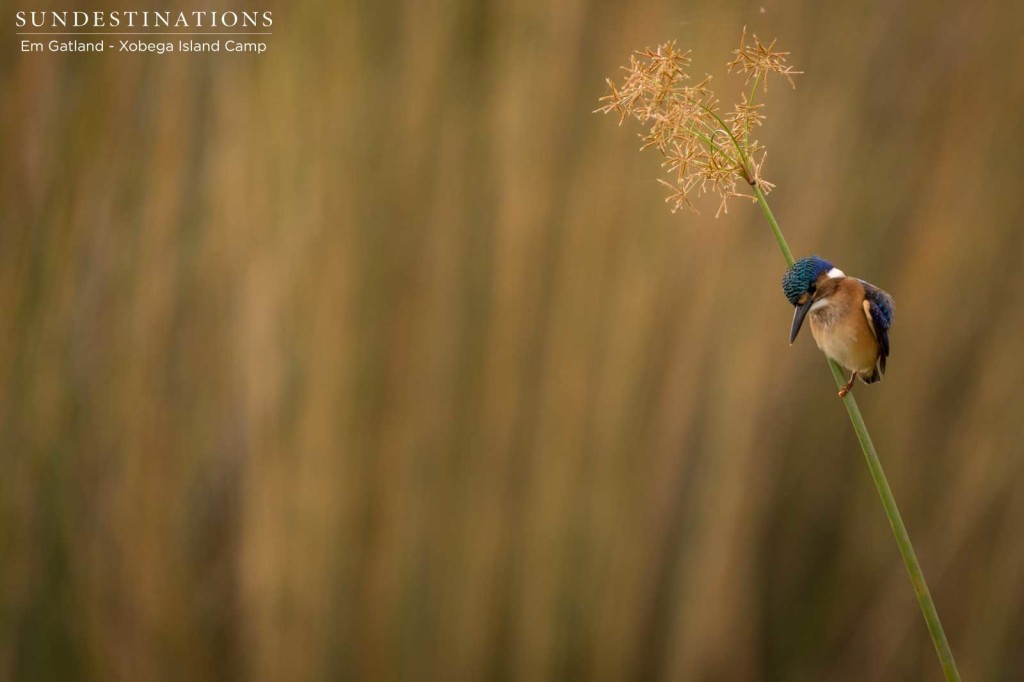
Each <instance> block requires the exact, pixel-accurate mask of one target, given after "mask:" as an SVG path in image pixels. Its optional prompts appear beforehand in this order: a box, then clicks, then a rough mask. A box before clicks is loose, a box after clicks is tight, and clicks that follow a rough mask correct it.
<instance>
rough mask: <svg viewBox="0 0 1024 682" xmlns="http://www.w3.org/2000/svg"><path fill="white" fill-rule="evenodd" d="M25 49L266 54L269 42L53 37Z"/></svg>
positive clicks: (30, 42) (28, 44)
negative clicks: (60, 38) (69, 38)
mask: <svg viewBox="0 0 1024 682" xmlns="http://www.w3.org/2000/svg"><path fill="white" fill-rule="evenodd" d="M21 51H22V52H108V51H109V52H133V53H152V54H167V53H169V52H248V53H251V54H263V53H264V52H266V51H267V44H266V43H265V42H263V41H240V40H219V39H218V40H178V41H169V40H168V41H152V40H117V41H115V42H107V41H104V40H50V41H48V42H40V41H33V40H23V41H21Z"/></svg>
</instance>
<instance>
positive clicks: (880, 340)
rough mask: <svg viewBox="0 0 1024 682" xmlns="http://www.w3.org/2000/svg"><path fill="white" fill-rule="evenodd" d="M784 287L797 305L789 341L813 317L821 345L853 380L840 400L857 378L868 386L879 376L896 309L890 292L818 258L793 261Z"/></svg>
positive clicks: (788, 296)
mask: <svg viewBox="0 0 1024 682" xmlns="http://www.w3.org/2000/svg"><path fill="white" fill-rule="evenodd" d="M782 291H783V293H784V294H785V295H786V298H787V299H788V300H789V302H790V303H792V304H793V308H794V311H793V326H792V328H791V329H790V333H789V345H791V346H792V345H793V342H794V341H795V340H796V336H797V334H799V333H800V327H801V326H802V325H803V322H804V318H805V317H810V325H811V335H812V336H813V337H814V342H815V343H816V344H818V348H820V349H821V350H822V352H823V353H825V355H826V356H827V357H829V358H830V359H832V360H835V361H836V362H837V363H838V364H839V365H840V366H841V367H843V368H844V369H845V370H846V371H847V372H850V380H849V381H848V382H847V383H846V385H845V386H843V387H842V388H841V389H839V397H840V398H844V397H846V394H847V393H849V392H850V390H851V389H852V388H853V384H854V381H856V380H857V379H858V378H859V379H860V380H861V381H863V382H864V383H865V384H873V383H875V382H876V381H880V380H881V378H882V375H883V374H884V373H885V363H886V360H887V359H888V357H889V329H890V327H892V322H893V315H894V314H895V309H896V308H895V304H894V303H893V300H892V296H890V295H889V294H888V293H886V292H885V291H882V290H881V289H879V288H878V287H876V286H875V285H873V284H869V283H868V282H865V281H864V280H862V279H858V278H856V277H847V276H846V273H844V272H843V271H842V270H840V269H839V268H837V267H835V266H833V265H832V263H830V262H828V261H827V260H825V259H824V258H821V257H819V256H808V257H806V258H801V259H800V260H798V261H796V262H795V263H793V265H792V266H790V268H789V269H788V270H786V274H785V275H783V276H782Z"/></svg>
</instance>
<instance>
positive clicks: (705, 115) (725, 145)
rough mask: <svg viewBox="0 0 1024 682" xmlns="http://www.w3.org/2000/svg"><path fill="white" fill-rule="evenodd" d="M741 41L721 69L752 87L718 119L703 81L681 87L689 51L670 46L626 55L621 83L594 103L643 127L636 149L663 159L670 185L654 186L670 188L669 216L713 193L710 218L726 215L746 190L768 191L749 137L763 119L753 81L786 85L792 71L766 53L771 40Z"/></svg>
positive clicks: (782, 58) (760, 150)
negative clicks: (774, 78)
mask: <svg viewBox="0 0 1024 682" xmlns="http://www.w3.org/2000/svg"><path fill="white" fill-rule="evenodd" d="M746 36H747V31H746V28H744V29H743V36H742V38H741V40H740V47H739V49H737V50H734V51H733V54H734V55H735V57H734V59H733V60H732V61H731V62H729V64H728V67H729V71H730V72H733V71H736V72H738V73H741V74H745V75H746V81H745V83H747V84H749V83H750V82H753V87H752V88H751V90H750V94H749V95H747V94H744V95H742V99H741V101H740V102H739V103H737V104H735V105H734V106H733V109H732V111H731V112H729V113H726V114H724V115H723V114H721V113H719V101H718V99H717V98H716V97H715V95H714V93H713V92H712V90H711V88H710V84H711V76H705V77H704V78H703V79H702V80H701V81H699V82H697V83H696V84H693V85H691V84H689V81H690V76H689V74H688V73H687V69H688V68H689V66H690V63H691V60H690V52H689V51H685V52H684V51H680V50H679V49H678V48H677V47H676V44H675V42H674V41H673V42H668V43H665V44H663V45H659V46H658V47H657V48H656V49H653V50H652V49H649V48H648V49H646V50H642V51H637V52H634V53H633V54H632V55H630V60H629V66H625V67H623V70H624V71H625V72H626V77H625V79H624V80H623V81H622V83H621V84H619V85H616V84H615V83H614V82H613V81H612V80H611V79H608V81H607V83H608V87H609V90H610V92H609V94H608V95H605V96H604V97H602V98H601V100H600V101H601V102H604V104H603V106H601V107H600V108H599V109H597V111H600V112H602V113H609V112H612V111H615V112H618V114H619V124H620V125H621V124H622V122H623V121H625V120H626V118H635V119H636V120H638V121H640V123H642V124H644V125H645V126H648V131H647V133H646V134H641V136H640V137H641V139H642V140H643V144H642V146H641V147H640V148H641V149H647V148H648V147H654V148H656V149H657V150H658V151H659V152H661V154H662V156H664V157H665V161H664V162H663V163H662V166H663V167H664V168H665V170H666V172H667V173H668V174H669V177H670V181H665V180H659V182H661V183H662V184H663V185H665V186H666V187H668V188H669V190H670V194H669V196H668V198H667V199H666V201H667V202H668V203H669V204H670V205H671V207H672V211H673V213H674V212H675V211H676V210H678V209H679V208H680V207H682V206H686V207H688V208H690V209H692V210H696V209H694V207H693V204H692V203H691V202H690V199H691V197H699V196H701V195H704V194H717V195H718V197H719V199H720V201H719V205H718V211H717V213H716V214H715V215H716V216H717V215H719V214H721V213H723V212H728V200H729V199H730V198H732V197H746V198H749V199H754V198H755V197H754V196H753V195H751V194H750V193H749V188H750V187H754V186H756V187H758V188H760V189H761V190H762V191H763V192H764V193H767V192H769V191H771V189H772V187H774V185H772V183H770V182H768V181H767V180H765V179H764V178H763V177H762V175H761V169H762V167H763V166H764V157H765V151H764V147H763V146H762V145H760V144H758V142H757V140H753V139H751V137H750V135H751V132H752V131H753V130H754V129H755V128H757V127H759V126H761V125H762V124H763V122H764V118H765V117H764V114H763V113H762V108H763V106H764V105H763V104H755V103H754V96H755V94H756V92H757V86H758V84H759V83H760V84H761V85H762V87H765V88H766V81H767V75H768V74H769V73H777V74H779V75H782V76H784V77H785V78H786V79H787V80H789V82H790V84H793V80H792V75H794V74H797V73H800V72H799V71H794V70H793V68H792V67H790V66H787V65H786V55H787V54H788V53H786V52H776V51H774V46H775V41H772V42H771V44H769V45H768V46H767V47H766V46H765V45H764V44H763V43H761V41H760V40H759V39H758V38H757V36H756V35H755V36H753V41H754V43H753V45H747V44H746ZM744 190H746V191H744Z"/></svg>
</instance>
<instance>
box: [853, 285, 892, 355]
mask: <svg viewBox="0 0 1024 682" xmlns="http://www.w3.org/2000/svg"><path fill="white" fill-rule="evenodd" d="M861 284H863V285H864V314H865V315H866V316H867V318H868V326H870V327H871V331H872V332H874V334H875V338H876V339H878V345H879V346H880V347H881V349H882V353H881V356H880V358H879V364H880V365H881V367H882V371H883V372H885V359H886V358H887V357H889V327H891V326H892V319H893V315H894V314H895V312H896V307H895V305H894V304H893V302H892V296H890V295H889V294H887V293H885V292H884V291H882V290H881V289H879V288H878V287H876V286H875V285H873V284H868V283H867V282H865V281H864V280H861Z"/></svg>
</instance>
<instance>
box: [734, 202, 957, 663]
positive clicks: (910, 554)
mask: <svg viewBox="0 0 1024 682" xmlns="http://www.w3.org/2000/svg"><path fill="white" fill-rule="evenodd" d="M753 189H754V194H755V195H756V196H757V203H758V204H760V206H761V212H762V213H764V217H765V218H766V219H767V220H768V225H769V226H770V227H771V229H772V234H774V235H775V241H777V242H778V243H779V248H780V249H782V256H783V257H784V258H785V259H786V265H793V252H792V251H790V250H789V244H787V243H786V238H785V237H784V236H783V235H782V230H781V229H779V223H778V221H777V220H775V215H774V214H772V209H771V208H770V207H769V206H768V202H767V201H766V200H765V197H764V193H763V192H762V191H761V188H760V187H758V186H757V185H754V188H753ZM828 364H829V367H830V368H831V369H832V375H833V376H834V377H835V380H836V385H837V386H840V387H841V386H843V385H844V384H845V383H846V377H845V376H843V371H842V369H841V368H840V367H839V365H837V364H836V363H835V362H834V361H833V360H831V359H830V360H829V361H828ZM843 403H844V404H845V405H846V412H847V414H849V416H850V423H851V424H853V430H854V431H855V432H856V433H857V440H859V441H860V447H861V450H863V451H864V459H865V460H867V463H868V470H870V471H871V478H872V479H874V481H875V488H877V489H878V496H879V497H881V498H882V507H884V508H885V515H886V516H887V517H888V518H889V525H890V526H892V533H893V535H895V536H896V544H897V545H898V546H899V549H900V555H902V557H903V563H904V565H906V567H907V573H909V574H910V583H911V584H912V585H913V586H914V594H915V595H917V603H918V604H920V605H921V613H922V614H924V621H925V624H927V626H928V634H930V635H931V638H932V644H934V645H935V652H936V653H937V654H938V656H939V663H940V664H941V665H942V671H943V672H944V673H945V675H946V679H947V680H949V681H950V682H952V681H954V680H955V681H956V682H959V680H960V672H959V671H958V670H957V669H956V661H954V660H953V651H952V650H951V649H950V648H949V641H948V640H947V639H946V632H945V631H944V630H943V629H942V621H941V620H939V612H938V611H937V610H936V609H935V602H934V601H933V600H932V594H931V592H930V591H929V590H928V583H927V582H925V579H924V573H923V572H922V571H921V564H920V563H918V561H917V554H915V553H914V545H913V544H911V542H910V535H908V534H907V528H906V526H904V525H903V518H902V517H901V516H900V510H899V507H897V506H896V498H895V497H893V495H892V489H891V488H889V481H888V480H887V479H886V477H885V471H883V470H882V462H881V461H880V460H879V459H878V452H877V451H876V450H875V444H874V443H873V442H871V434H870V433H868V427H867V425H866V424H865V423H864V417H863V416H861V413H860V408H859V407H858V406H857V399H856V398H854V397H853V393H852V392H851V393H847V394H846V397H845V398H843Z"/></svg>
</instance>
